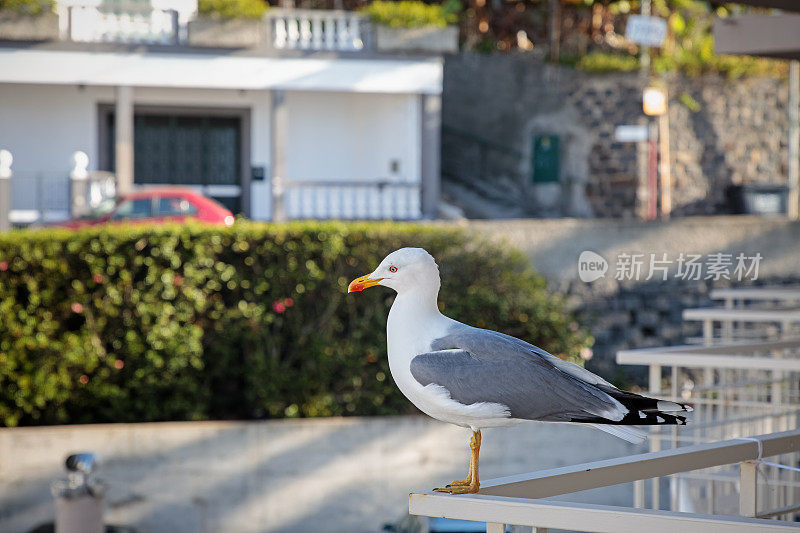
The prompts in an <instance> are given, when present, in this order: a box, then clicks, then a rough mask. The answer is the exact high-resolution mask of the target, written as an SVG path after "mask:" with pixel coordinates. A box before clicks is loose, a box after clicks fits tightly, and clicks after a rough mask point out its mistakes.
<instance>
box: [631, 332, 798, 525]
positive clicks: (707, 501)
mask: <svg viewBox="0 0 800 533" xmlns="http://www.w3.org/2000/svg"><path fill="white" fill-rule="evenodd" d="M617 362H618V363H620V364H634V365H647V366H649V369H650V371H649V394H651V395H656V396H659V397H663V396H664V393H663V392H662V368H663V367H668V368H670V369H671V373H670V375H669V379H668V381H669V389H668V390H669V393H668V395H667V397H668V398H671V399H675V400H679V401H684V402H689V403H691V404H693V405H694V407H695V412H694V414H693V416H692V419H691V420H690V423H689V424H688V425H687V426H681V427H680V428H678V427H671V428H652V433H651V439H650V447H651V450H659V449H661V448H662V447H664V446H671V447H677V446H678V445H680V444H685V443H702V442H710V441H713V440H719V439H727V438H731V437H748V436H751V435H754V434H758V433H765V432H773V431H782V430H793V429H795V428H797V427H798V415H800V391H799V390H798V383H799V382H800V338H787V339H781V340H777V341H759V342H736V343H730V344H723V345H714V346H674V347H667V348H648V349H640V350H624V351H620V352H618V353H617ZM792 461H796V458H795V459H792ZM768 476H769V477H770V478H771V479H772V491H771V492H770V495H769V498H770V501H769V504H770V505H771V506H772V507H779V506H780V503H781V502H783V501H791V500H793V499H794V496H795V491H796V486H795V485H796V484H797V483H798V478H797V473H796V472H786V473H782V472H779V469H772V471H770V472H768ZM735 483H736V478H735V476H732V475H731V473H730V472H729V471H726V469H724V468H723V469H719V468H717V469H712V470H708V471H702V472H693V473H692V474H691V475H678V476H674V477H673V478H672V479H671V480H670V498H669V500H670V507H671V508H672V509H673V510H687V509H698V508H700V509H704V510H706V511H708V512H712V513H720V512H729V511H730V506H731V495H733V494H735V492H736V487H735ZM660 491H661V488H660V481H659V480H653V482H652V483H651V488H650V494H651V507H653V508H659V505H660V500H661V498H660ZM645 498H646V494H645V484H644V482H638V483H636V484H635V488H634V500H635V505H636V506H641V507H643V506H644V503H645ZM726 498H727V503H726Z"/></svg>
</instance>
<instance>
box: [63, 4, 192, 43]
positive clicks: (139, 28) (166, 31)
mask: <svg viewBox="0 0 800 533" xmlns="http://www.w3.org/2000/svg"><path fill="white" fill-rule="evenodd" d="M68 20H69V24H68V35H69V39H70V40H72V41H80V42H122V43H149V44H176V43H178V41H179V31H180V29H179V25H178V12H177V11H174V10H161V9H152V10H144V11H126V12H120V13H115V12H109V11H104V10H102V9H99V8H97V7H93V6H70V7H69V11H68Z"/></svg>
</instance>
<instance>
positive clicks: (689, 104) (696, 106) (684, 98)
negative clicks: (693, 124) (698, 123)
mask: <svg viewBox="0 0 800 533" xmlns="http://www.w3.org/2000/svg"><path fill="white" fill-rule="evenodd" d="M678 100H680V102H681V103H682V104H683V105H684V106H685V107H686V108H687V109H688V110H689V111H691V112H692V113H697V112H698V111H700V110H701V109H702V106H701V105H700V102H698V101H697V100H695V99H694V97H692V95H691V94H689V93H687V92H685V91H684V92H682V93H681V95H680V96H679V97H678Z"/></svg>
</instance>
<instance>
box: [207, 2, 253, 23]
mask: <svg viewBox="0 0 800 533" xmlns="http://www.w3.org/2000/svg"><path fill="white" fill-rule="evenodd" d="M266 10H267V4H266V2H263V1H262V0H199V1H198V4H197V11H198V13H200V14H201V15H204V16H207V17H215V18H221V19H260V18H261V17H262V16H263V15H264V11H266Z"/></svg>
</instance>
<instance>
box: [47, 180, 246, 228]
mask: <svg viewBox="0 0 800 533" xmlns="http://www.w3.org/2000/svg"><path fill="white" fill-rule="evenodd" d="M189 219H192V220H198V221H200V222H206V223H209V224H224V225H226V226H230V225H232V224H233V222H234V218H233V213H231V212H230V211H229V210H228V209H226V208H225V207H223V206H221V205H220V204H218V203H217V202H215V201H214V200H212V199H211V198H207V197H205V196H203V195H202V194H200V193H198V192H197V191H195V190H194V189H190V188H188V187H163V188H162V187H159V188H152V189H145V190H141V191H137V192H133V193H130V194H126V195H125V196H122V197H120V198H117V199H116V200H107V201H106V202H104V203H102V204H100V206H99V207H98V208H97V209H95V210H94V211H92V212H91V213H90V214H89V215H87V216H84V217H80V218H74V219H70V220H67V221H65V222H63V223H60V224H57V225H58V226H61V227H64V228H72V229H78V228H84V227H87V226H99V225H102V224H123V223H137V222H147V223H153V222H156V223H158V222H183V221H185V220H189Z"/></svg>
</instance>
